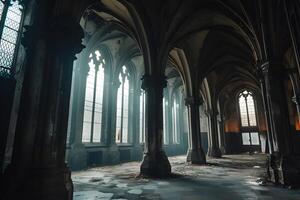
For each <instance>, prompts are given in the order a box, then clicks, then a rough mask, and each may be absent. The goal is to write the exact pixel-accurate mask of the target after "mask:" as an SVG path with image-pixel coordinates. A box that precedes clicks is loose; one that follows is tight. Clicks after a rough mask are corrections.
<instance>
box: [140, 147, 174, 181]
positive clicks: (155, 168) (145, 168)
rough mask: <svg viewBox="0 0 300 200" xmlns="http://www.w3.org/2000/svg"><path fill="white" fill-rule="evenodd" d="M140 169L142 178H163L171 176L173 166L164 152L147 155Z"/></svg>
mask: <svg viewBox="0 0 300 200" xmlns="http://www.w3.org/2000/svg"><path fill="white" fill-rule="evenodd" d="M140 169H141V172H140V175H141V176H149V177H155V178H163V177H168V176H170V175H171V164H170V162H169V160H168V157H167V156H166V154H165V152H164V151H159V152H155V153H145V154H144V157H143V161H142V164H141V168H140Z"/></svg>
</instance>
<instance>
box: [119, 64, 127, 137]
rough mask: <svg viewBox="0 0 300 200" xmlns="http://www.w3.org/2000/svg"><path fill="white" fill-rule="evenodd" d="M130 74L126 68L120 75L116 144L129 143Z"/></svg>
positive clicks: (124, 67)
mask: <svg viewBox="0 0 300 200" xmlns="http://www.w3.org/2000/svg"><path fill="white" fill-rule="evenodd" d="M128 78H129V73H128V70H127V68H126V66H123V67H122V70H121V72H120V74H119V81H120V86H119V89H118V96H117V123H116V143H128V116H129V115H128V114H129V112H128V110H129V79H128Z"/></svg>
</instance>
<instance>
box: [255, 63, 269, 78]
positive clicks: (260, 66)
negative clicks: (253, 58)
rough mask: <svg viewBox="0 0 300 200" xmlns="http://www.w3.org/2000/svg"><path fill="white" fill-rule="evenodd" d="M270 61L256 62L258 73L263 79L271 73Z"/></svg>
mask: <svg viewBox="0 0 300 200" xmlns="http://www.w3.org/2000/svg"><path fill="white" fill-rule="evenodd" d="M269 68H270V62H269V61H258V62H257V64H256V75H257V76H258V78H259V79H262V78H263V77H264V75H267V74H268V73H269Z"/></svg>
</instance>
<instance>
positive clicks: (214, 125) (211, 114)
mask: <svg viewBox="0 0 300 200" xmlns="http://www.w3.org/2000/svg"><path fill="white" fill-rule="evenodd" d="M207 115H208V124H209V131H208V138H209V139H208V145H209V146H208V151H207V156H209V157H212V158H220V157H222V153H221V150H220V148H219V139H218V121H217V116H218V113H217V112H216V110H215V109H214V108H213V109H211V110H208V112H207Z"/></svg>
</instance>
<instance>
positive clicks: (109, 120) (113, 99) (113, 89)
mask: <svg viewBox="0 0 300 200" xmlns="http://www.w3.org/2000/svg"><path fill="white" fill-rule="evenodd" d="M111 77H112V76H110V82H109V87H108V88H106V89H104V91H105V90H109V91H107V92H108V93H106V94H107V99H106V100H107V103H106V104H105V106H107V110H106V112H107V113H106V115H105V118H106V119H105V127H107V128H105V131H106V133H105V135H106V139H105V145H106V146H107V148H106V152H104V154H103V163H106V164H117V163H120V152H119V148H118V146H117V144H116V121H117V120H116V115H117V97H118V88H119V86H120V81H119V79H116V80H112V79H111ZM117 77H118V76H117ZM105 85H106V84H105Z"/></svg>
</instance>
